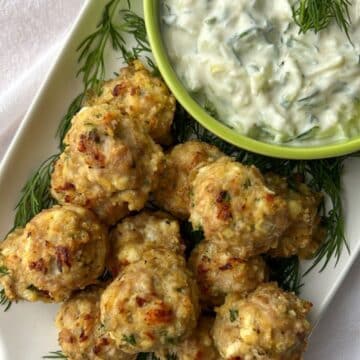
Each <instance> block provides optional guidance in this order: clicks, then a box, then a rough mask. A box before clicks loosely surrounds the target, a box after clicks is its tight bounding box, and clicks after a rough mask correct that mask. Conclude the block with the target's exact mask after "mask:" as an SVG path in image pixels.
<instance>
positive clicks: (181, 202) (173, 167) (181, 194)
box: [154, 140, 224, 219]
mask: <svg viewBox="0 0 360 360" xmlns="http://www.w3.org/2000/svg"><path fill="white" fill-rule="evenodd" d="M222 156H224V154H223V153H222V152H221V151H220V150H219V149H217V148H216V147H215V146H212V145H209V144H206V143H204V142H200V141H195V140H192V141H188V142H186V143H184V144H179V145H177V146H175V147H174V148H173V149H172V150H171V151H170V153H169V154H167V155H166V157H165V171H164V173H163V174H162V176H161V178H160V182H159V186H158V188H157V190H156V191H155V193H154V199H155V203H156V204H157V205H158V206H160V207H161V208H163V209H165V210H167V211H168V212H170V213H171V214H173V215H174V216H176V217H178V218H180V219H187V218H189V215H190V214H189V208H190V193H191V180H190V179H191V178H192V176H191V175H192V174H194V171H195V170H197V169H198V168H199V167H201V166H202V165H205V164H207V163H209V162H213V161H215V160H217V159H218V158H220V157H222Z"/></svg>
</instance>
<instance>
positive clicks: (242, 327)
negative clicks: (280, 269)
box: [213, 283, 312, 360]
mask: <svg viewBox="0 0 360 360" xmlns="http://www.w3.org/2000/svg"><path fill="white" fill-rule="evenodd" d="M311 306H312V305H311V303H309V302H308V301H304V300H301V299H299V298H298V297H297V296H295V295H294V294H293V293H287V292H285V291H283V290H281V289H280V288H278V286H277V285H276V284H275V283H267V284H263V285H260V286H259V287H258V288H257V289H256V290H255V291H254V292H253V293H251V294H249V295H247V296H246V295H240V294H237V293H232V294H229V295H228V296H227V297H226V301H225V304H224V305H223V306H221V307H220V308H218V309H217V316H216V320H215V325H214V329H213V337H214V342H215V345H216V347H217V349H218V350H219V352H220V354H221V356H222V357H223V358H225V359H237V358H239V359H244V360H256V359H264V360H265V359H266V360H300V359H302V354H303V352H304V351H305V348H306V339H307V337H308V336H309V334H310V323H309V322H308V321H307V320H306V316H307V314H308V312H309V311H310V309H311Z"/></svg>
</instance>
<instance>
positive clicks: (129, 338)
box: [123, 334, 136, 345]
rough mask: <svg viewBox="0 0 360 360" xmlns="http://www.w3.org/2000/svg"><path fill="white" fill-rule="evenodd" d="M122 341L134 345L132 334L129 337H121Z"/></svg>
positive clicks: (134, 340)
mask: <svg viewBox="0 0 360 360" xmlns="http://www.w3.org/2000/svg"><path fill="white" fill-rule="evenodd" d="M123 341H125V342H127V343H128V344H130V345H136V339H135V336H134V335H133V334H131V335H123Z"/></svg>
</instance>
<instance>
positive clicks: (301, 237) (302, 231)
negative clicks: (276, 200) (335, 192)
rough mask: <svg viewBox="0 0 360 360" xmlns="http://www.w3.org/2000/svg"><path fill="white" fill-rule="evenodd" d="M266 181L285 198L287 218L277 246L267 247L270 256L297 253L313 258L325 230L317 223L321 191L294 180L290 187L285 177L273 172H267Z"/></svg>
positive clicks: (319, 220)
mask: <svg viewBox="0 0 360 360" xmlns="http://www.w3.org/2000/svg"><path fill="white" fill-rule="evenodd" d="M266 181H267V183H268V186H269V187H270V188H272V189H274V190H275V191H276V192H277V193H278V194H280V195H281V196H282V197H283V198H284V199H285V200H286V202H287V207H288V214H289V219H290V226H289V227H288V229H287V230H286V231H285V232H284V233H283V234H282V236H281V237H280V240H279V244H278V246H277V247H276V248H275V249H271V250H270V255H272V256H274V257H290V256H293V255H299V256H300V257H301V258H305V259H308V258H311V257H313V256H314V254H315V253H316V251H317V250H318V248H319V246H320V245H321V243H322V241H323V239H324V236H325V233H326V231H325V228H324V227H323V226H321V224H320V222H321V218H320V215H319V206H320V203H321V201H322V199H323V196H322V194H321V193H316V192H313V191H311V189H310V188H309V187H308V186H307V185H306V184H304V183H301V182H300V181H295V182H294V184H293V186H292V187H289V185H288V183H287V180H286V178H281V177H280V176H277V175H274V174H268V175H267V176H266Z"/></svg>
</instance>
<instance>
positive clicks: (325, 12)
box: [293, 0, 352, 42]
mask: <svg viewBox="0 0 360 360" xmlns="http://www.w3.org/2000/svg"><path fill="white" fill-rule="evenodd" d="M351 6H352V4H351V1H350V0H300V1H298V2H297V4H296V5H295V6H294V7H293V18H294V21H295V22H296V24H297V25H298V26H299V27H300V33H304V34H305V33H306V32H308V31H309V30H312V31H314V32H315V33H317V32H319V31H321V30H323V29H325V28H327V27H328V26H329V25H330V23H331V22H332V21H334V20H335V21H336V23H337V25H338V26H339V28H340V29H341V31H343V32H344V33H345V34H346V36H347V37H348V39H349V40H350V42H351V39H350V34H349V30H350V29H349V28H350V25H351V17H350V7H351Z"/></svg>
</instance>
